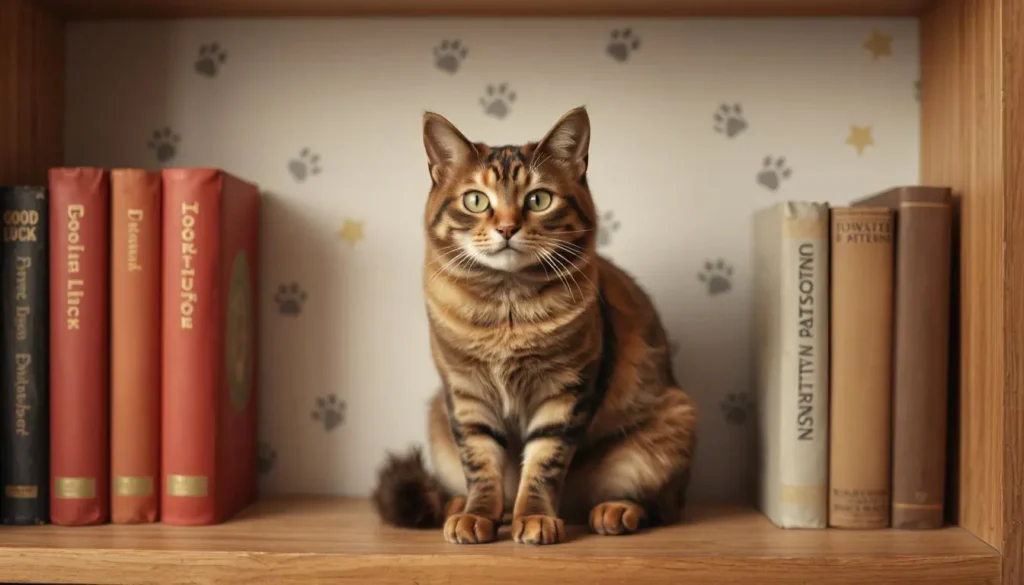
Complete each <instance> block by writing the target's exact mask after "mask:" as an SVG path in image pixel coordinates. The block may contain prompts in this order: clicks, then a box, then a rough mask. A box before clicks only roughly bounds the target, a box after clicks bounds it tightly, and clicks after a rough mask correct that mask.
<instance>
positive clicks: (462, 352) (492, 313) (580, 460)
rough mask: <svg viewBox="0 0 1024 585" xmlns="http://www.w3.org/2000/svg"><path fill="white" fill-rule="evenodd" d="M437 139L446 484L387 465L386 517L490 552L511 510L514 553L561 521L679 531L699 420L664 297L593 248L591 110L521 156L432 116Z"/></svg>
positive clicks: (434, 331)
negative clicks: (674, 355) (676, 357)
mask: <svg viewBox="0 0 1024 585" xmlns="http://www.w3.org/2000/svg"><path fill="white" fill-rule="evenodd" d="M423 131H424V144H425V147H426V151H427V156H428V161H429V164H428V169H429V172H430V177H431V179H432V187H431V190H430V194H429V197H428V199H427V202H426V212H425V215H424V227H425V235H426V258H425V269H424V272H423V287H424V292H425V296H426V308H427V314H428V316H429V322H430V339H431V351H432V355H433V358H434V362H435V364H436V367H437V370H438V372H439V373H440V376H441V379H442V381H443V388H441V390H440V391H439V392H438V393H437V395H436V396H435V397H434V398H433V400H432V401H431V403H430V406H429V412H428V417H429V424H428V428H429V445H430V452H431V459H432V462H433V467H434V473H433V474H430V473H428V472H427V471H426V470H425V469H424V466H423V463H422V460H421V456H420V453H419V452H418V451H417V450H414V451H413V452H412V453H411V454H409V455H405V456H398V455H390V456H389V459H388V461H387V462H386V464H385V465H384V466H383V467H382V469H381V471H380V475H379V483H378V486H377V487H376V489H375V491H374V494H373V501H374V502H375V503H376V506H377V509H378V511H379V513H380V514H381V516H382V518H383V519H384V520H385V521H387V522H389V523H391V524H394V525H398V526H420V527H423V526H437V527H442V528H443V534H444V536H445V538H446V539H447V540H448V541H449V542H458V543H480V542H488V541H491V540H493V539H495V538H496V534H497V527H498V526H499V525H500V524H501V523H502V522H503V517H504V516H505V515H506V514H507V513H508V512H511V524H512V526H511V531H512V536H513V538H514V540H515V541H517V542H523V543H534V544H550V543H555V542H558V541H560V540H561V539H562V538H563V537H564V521H570V522H580V523H582V522H586V523H588V524H589V525H590V527H591V528H592V529H593V530H594V531H595V532H597V533H599V534H624V533H630V532H634V531H636V530H638V529H639V528H641V527H642V526H646V525H654V524H658V523H670V522H675V521H677V520H678V519H679V518H680V515H681V512H682V508H683V501H684V495H685V492H686V489H687V486H688V483H689V476H690V468H691V462H692V458H693V455H694V449H695V446H696V411H695V409H694V405H693V403H692V401H691V399H690V397H689V396H687V394H686V393H684V392H683V391H682V390H681V389H680V388H679V386H678V384H677V382H676V379H675V377H674V374H673V372H672V366H671V364H670V360H669V355H668V343H667V340H666V336H665V332H664V330H663V328H662V324H661V322H660V320H659V317H658V314H657V312H656V310H655V308H654V306H653V305H652V303H651V301H650V299H649V298H648V296H647V295H646V294H645V293H644V291H643V290H641V288H640V287H639V286H638V285H637V284H636V282H634V280H633V279H632V278H631V277H630V276H628V275H627V274H626V273H625V272H623V271H622V270H620V269H619V268H617V267H616V266H615V265H613V264H612V263H611V262H609V261H608V260H606V259H605V258H603V257H601V256H599V255H598V254H597V253H596V251H595V247H596V244H595V240H596V238H595V235H596V228H597V213H596V211H595V206H594V202H593V200H592V198H591V195H590V191H589V188H588V186H587V179H586V171H587V165H588V163H589V152H588V151H589V143H590V121H589V117H588V114H587V112H586V110H584V109H583V108H577V109H574V110H572V111H570V112H568V113H567V114H566V115H565V116H563V117H562V118H561V119H560V120H559V121H558V122H557V123H556V124H555V126H554V127H553V128H552V129H551V130H550V131H549V132H548V133H547V135H546V136H545V137H544V138H543V139H541V140H540V141H538V142H534V143H527V144H525V145H523V146H487V145H485V144H481V143H475V144H474V143H471V142H470V141H469V140H468V139H466V137H465V136H464V135H463V134H462V133H461V132H460V131H459V130H457V129H456V128H455V127H454V126H453V125H452V124H451V123H450V122H448V121H447V120H446V119H444V118H443V117H441V116H439V115H437V114H433V113H427V114H426V115H425V117H424V127H423ZM637 197H638V198H639V197H641V195H639V194H638V195H637ZM638 204H640V203H639V200H638Z"/></svg>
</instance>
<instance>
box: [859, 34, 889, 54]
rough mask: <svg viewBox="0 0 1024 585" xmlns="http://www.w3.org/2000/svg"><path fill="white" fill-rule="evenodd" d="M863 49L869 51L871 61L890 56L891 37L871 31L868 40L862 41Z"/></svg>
mask: <svg viewBox="0 0 1024 585" xmlns="http://www.w3.org/2000/svg"><path fill="white" fill-rule="evenodd" d="M864 48H865V49H867V50H868V51H871V60H872V61H877V60H878V58H879V57H881V56H883V55H892V36H891V35H884V34H882V33H880V32H878V31H877V30H876V31H872V32H871V36H870V37H868V40H866V41H864Z"/></svg>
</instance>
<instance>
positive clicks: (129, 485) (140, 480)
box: [114, 475, 153, 498]
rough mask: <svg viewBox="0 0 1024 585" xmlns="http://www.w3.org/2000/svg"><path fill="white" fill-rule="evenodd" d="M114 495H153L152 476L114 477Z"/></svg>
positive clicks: (139, 496) (140, 496) (142, 496)
mask: <svg viewBox="0 0 1024 585" xmlns="http://www.w3.org/2000/svg"><path fill="white" fill-rule="evenodd" d="M114 495H116V496H129V497H138V498H144V497H149V496H152V495H153V478H152V477H130V476H125V475H122V476H119V477H116V478H114Z"/></svg>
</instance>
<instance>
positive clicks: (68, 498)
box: [49, 167, 110, 526]
mask: <svg viewBox="0 0 1024 585" xmlns="http://www.w3.org/2000/svg"><path fill="white" fill-rule="evenodd" d="M49 177H50V475H51V479H50V486H51V488H52V489H51V491H50V520H51V521H52V522H53V523H54V524H63V525H69V526H80V525H86V524H101V523H104V522H106V521H107V520H108V519H109V515H110V491H109V478H110V468H109V461H110V457H109V453H110V447H109V445H110V442H109V441H110V436H109V424H108V420H109V419H108V414H109V412H110V406H109V404H110V371H109V366H110V353H109V349H110V345H109V344H110V338H109V323H110V313H109V302H110V294H109V290H110V289H109V281H110V249H109V244H110V240H109V238H110V229H109V226H110V179H109V175H108V173H107V171H106V170H105V169H101V168H93V167H70V168H52V169H50V173H49Z"/></svg>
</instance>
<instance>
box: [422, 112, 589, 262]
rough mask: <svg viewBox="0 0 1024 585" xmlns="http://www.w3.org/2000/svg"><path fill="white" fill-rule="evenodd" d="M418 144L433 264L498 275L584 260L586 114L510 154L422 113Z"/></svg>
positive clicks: (568, 117) (586, 238)
mask: <svg viewBox="0 0 1024 585" xmlns="http://www.w3.org/2000/svg"><path fill="white" fill-rule="evenodd" d="M423 143H424V146H425V147H426V151H427V160H428V165H427V167H428V170H429V172H430V178H431V181H432V186H431V189H430V197H429V200H428V202H427V206H426V213H425V216H424V221H425V223H426V229H427V240H428V245H430V246H433V247H434V249H435V251H437V253H438V254H439V256H441V258H440V260H442V261H443V262H447V261H449V260H450V261H452V263H451V265H452V266H460V265H461V266H463V267H465V266H472V267H474V268H476V269H481V270H490V271H498V272H505V273H514V272H522V271H531V272H534V271H535V272H540V271H541V270H544V271H547V272H553V273H558V272H568V271H569V267H570V264H573V263H575V264H577V265H579V263H581V262H584V261H586V260H589V256H590V255H591V254H593V250H594V232H595V227H596V223H597V222H596V217H595V215H596V214H595V210H594V202H593V200H592V199H591V196H590V190H589V189H588V187H587V175H586V173H587V161H588V149H589V146H590V118H589V116H588V115H587V112H586V110H585V109H583V108H582V107H580V108H576V109H573V110H571V111H569V112H568V113H566V114H565V115H564V116H562V118H561V119H559V120H558V122H557V123H555V125H554V126H553V127H552V128H551V129H550V130H549V131H548V132H547V134H545V135H544V137H543V138H541V139H540V140H538V141H536V142H528V143H526V144H523V145H514V146H491V145H487V144H483V143H479V142H476V143H474V142H471V141H470V140H469V139H467V138H466V137H465V136H464V135H463V133H462V132H460V131H459V130H458V129H457V128H456V127H455V126H454V125H453V124H452V123H451V122H449V121H448V120H446V119H445V118H444V117H442V116H440V115H438V114H435V113H430V112H428V113H427V114H426V115H425V116H424V118H423ZM443 262H442V263H443Z"/></svg>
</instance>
